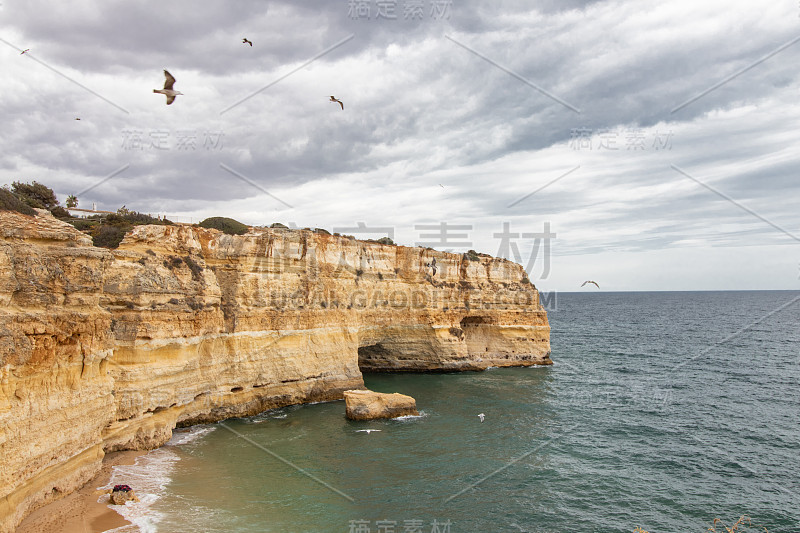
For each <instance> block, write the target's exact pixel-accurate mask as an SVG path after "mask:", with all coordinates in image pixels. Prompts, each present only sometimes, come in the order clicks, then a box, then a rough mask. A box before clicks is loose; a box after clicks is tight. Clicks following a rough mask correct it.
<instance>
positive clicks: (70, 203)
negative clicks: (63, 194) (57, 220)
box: [67, 194, 78, 209]
mask: <svg viewBox="0 0 800 533" xmlns="http://www.w3.org/2000/svg"><path fill="white" fill-rule="evenodd" d="M74 207H78V197H77V196H75V195H74V194H70V195H69V196H67V208H68V209H72V208H74Z"/></svg>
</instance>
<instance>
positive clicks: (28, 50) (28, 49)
mask: <svg viewBox="0 0 800 533" xmlns="http://www.w3.org/2000/svg"><path fill="white" fill-rule="evenodd" d="M30 51H31V49H30V48H26V49H25V50H23V51H22V52H20V53H19V55H22V54H24V53H25V52H30Z"/></svg>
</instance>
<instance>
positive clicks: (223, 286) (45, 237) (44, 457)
mask: <svg viewBox="0 0 800 533" xmlns="http://www.w3.org/2000/svg"><path fill="white" fill-rule="evenodd" d="M434 258H435V259H436V262H437V271H436V273H435V274H434V273H433V270H432V269H431V268H429V267H427V266H426V264H428V263H430V262H431V261H432V260H433V259H434ZM549 331H550V328H549V326H548V323H547V316H546V313H545V311H544V310H543V309H542V307H541V305H540V303H539V295H538V292H537V291H536V289H535V287H534V286H533V285H531V284H530V282H529V281H528V280H527V278H526V276H525V273H524V271H523V269H522V267H520V266H519V265H517V264H514V263H511V262H509V261H506V260H503V259H495V258H489V257H480V258H479V259H478V260H477V261H473V260H470V259H468V258H466V257H464V256H462V255H460V254H449V253H444V252H437V251H434V250H429V249H422V248H409V247H403V246H388V245H381V244H376V243H366V242H362V241H358V240H354V239H352V238H348V237H339V236H331V235H326V234H320V233H313V232H310V231H297V230H285V229H253V230H252V231H251V232H250V233H248V234H247V235H243V236H230V235H225V234H222V233H221V232H219V231H216V230H206V229H202V228H195V227H189V226H138V227H136V228H135V229H134V230H133V231H132V232H130V233H129V234H128V235H127V236H126V237H125V239H124V240H123V242H122V244H121V245H120V247H119V248H118V249H117V250H113V251H109V250H105V249H101V248H95V247H93V246H92V245H91V241H90V239H89V238H88V237H86V236H85V235H84V234H82V233H80V232H78V231H77V230H75V229H74V228H72V226H70V225H68V224H65V223H62V222H60V221H58V220H56V219H54V218H52V217H50V216H49V215H45V214H40V215H39V216H36V217H28V216H25V215H21V214H18V213H12V212H5V211H0V458H1V459H0V461H2V471H0V532H10V531H13V528H14V527H15V525H16V524H18V523H19V521H20V520H21V519H22V518H23V517H24V516H25V515H27V514H28V513H30V512H31V511H32V510H34V509H36V508H38V507H41V506H42V505H44V504H46V503H48V502H50V501H53V500H55V499H57V498H59V497H61V496H63V495H65V494H67V493H69V492H72V491H74V490H75V489H77V488H78V487H80V486H81V485H82V484H83V483H85V482H86V481H87V480H88V479H90V478H91V477H92V476H93V475H94V474H95V473H96V472H97V471H98V469H99V467H100V463H101V461H102V458H103V456H104V454H105V453H108V452H110V451H115V450H123V449H149V448H154V447H157V446H160V445H161V444H163V443H164V442H166V441H167V440H168V439H169V438H170V436H171V434H172V429H173V428H174V427H176V426H181V425H190V424H194V423H200V422H211V421H216V420H221V419H224V418H228V417H232V416H244V415H251V414H255V413H258V412H261V411H263V410H265V409H270V408H273V407H279V406H283V405H288V404H294V403H302V402H309V401H324V400H334V399H341V398H342V394H343V391H345V390H348V389H358V388H363V380H362V374H361V372H362V370H368V371H449V370H480V369H485V368H486V367H488V366H526V365H533V364H549V362H550V360H549V354H550V341H549Z"/></svg>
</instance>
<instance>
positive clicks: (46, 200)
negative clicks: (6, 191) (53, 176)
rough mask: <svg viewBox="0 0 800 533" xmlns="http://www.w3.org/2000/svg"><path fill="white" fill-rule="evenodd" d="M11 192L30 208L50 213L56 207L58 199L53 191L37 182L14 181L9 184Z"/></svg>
mask: <svg viewBox="0 0 800 533" xmlns="http://www.w3.org/2000/svg"><path fill="white" fill-rule="evenodd" d="M11 192H13V193H14V194H15V195H16V196H17V198H19V199H20V200H22V201H23V202H25V203H26V204H28V205H29V206H31V207H36V208H38V209H47V210H48V211H50V210H52V209H53V208H54V207H56V206H58V198H56V193H54V192H53V189H51V188H50V187H48V186H47V185H42V184H41V183H39V182H38V181H33V182H31V183H22V182H21V181H15V182H13V183H12V184H11Z"/></svg>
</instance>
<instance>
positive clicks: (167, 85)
mask: <svg viewBox="0 0 800 533" xmlns="http://www.w3.org/2000/svg"><path fill="white" fill-rule="evenodd" d="M164 76H165V77H166V79H165V80H164V88H163V89H153V92H154V93H160V94H166V95H167V105H170V104H171V103H172V102H174V101H175V97H176V96H178V95H180V96H185V95H184V94H183V93H182V92H179V91H173V90H172V87H173V85H175V78H173V77H172V74H170V73H169V72H167V71H166V70H165V71H164Z"/></svg>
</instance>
